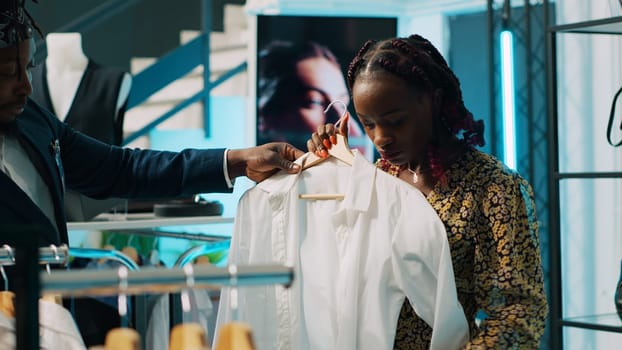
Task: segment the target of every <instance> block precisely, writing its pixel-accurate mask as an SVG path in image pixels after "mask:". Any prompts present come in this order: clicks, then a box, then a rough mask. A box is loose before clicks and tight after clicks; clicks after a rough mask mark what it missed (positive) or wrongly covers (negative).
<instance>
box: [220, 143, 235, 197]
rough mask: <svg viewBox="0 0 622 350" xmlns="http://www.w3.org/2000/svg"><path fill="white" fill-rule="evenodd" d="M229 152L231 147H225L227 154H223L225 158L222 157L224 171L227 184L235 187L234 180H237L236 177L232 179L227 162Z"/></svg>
mask: <svg viewBox="0 0 622 350" xmlns="http://www.w3.org/2000/svg"><path fill="white" fill-rule="evenodd" d="M227 154H229V149H228V148H227V149H225V154H224V155H223V159H222V171H223V172H224V174H225V181H226V182H227V186H228V187H229V188H233V182H234V181H235V179H231V178H230V177H229V164H228V163H227Z"/></svg>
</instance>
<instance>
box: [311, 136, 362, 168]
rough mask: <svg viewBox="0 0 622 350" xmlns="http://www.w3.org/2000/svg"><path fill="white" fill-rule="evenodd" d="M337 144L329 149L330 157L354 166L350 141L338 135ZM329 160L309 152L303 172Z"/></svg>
mask: <svg viewBox="0 0 622 350" xmlns="http://www.w3.org/2000/svg"><path fill="white" fill-rule="evenodd" d="M335 137H336V138H337V144H335V145H333V146H332V147H331V148H330V149H328V155H329V156H332V157H335V158H337V159H339V160H340V161H342V162H344V163H346V164H348V165H352V164H354V154H353V153H352V151H351V150H350V146H349V145H348V140H347V139H346V138H345V136H343V135H341V134H336V135H335ZM326 159H328V157H326V158H322V157H320V156H317V155H316V154H315V153H312V152H309V153H308V155H307V157H306V158H305V159H304V160H303V162H302V170H305V169H308V168H310V167H312V166H314V165H316V164H319V163H321V162H323V161H325V160H326Z"/></svg>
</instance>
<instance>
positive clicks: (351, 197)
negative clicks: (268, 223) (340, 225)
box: [257, 152, 377, 211]
mask: <svg viewBox="0 0 622 350" xmlns="http://www.w3.org/2000/svg"><path fill="white" fill-rule="evenodd" d="M354 153H355V157H354V163H353V164H352V167H351V170H350V174H349V177H350V179H351V181H350V182H349V185H348V188H347V189H346V190H345V193H344V195H345V197H344V203H343V204H344V209H346V210H357V211H367V210H368V208H369V206H370V203H371V198H372V192H373V190H374V186H373V185H374V182H375V180H376V171H377V169H376V167H375V166H374V165H373V164H372V163H370V162H369V161H368V160H367V159H365V157H364V156H363V155H361V154H360V153H358V152H354ZM306 156H307V155H303V157H306ZM336 161H337V160H336ZM337 162H338V161H337ZM319 166H334V164H331V163H330V162H323V163H320V164H318V165H315V166H314V167H319ZM303 171H313V167H311V168H309V169H307V170H303ZM299 176H300V173H299V174H293V175H292V174H288V173H287V172H285V171H281V172H278V173H277V174H275V175H273V176H271V177H270V178H268V179H266V180H264V181H262V182H260V183H259V184H257V187H258V188H260V189H261V190H263V191H265V192H267V193H268V194H269V195H270V196H282V195H285V194H287V193H288V192H290V191H291V190H292V187H293V186H294V184H295V183H296V181H297V180H298V178H299ZM296 196H298V193H296Z"/></svg>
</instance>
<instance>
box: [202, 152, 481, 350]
mask: <svg viewBox="0 0 622 350" xmlns="http://www.w3.org/2000/svg"><path fill="white" fill-rule="evenodd" d="M303 193H307V194H308V193H342V194H344V195H345V199H344V200H343V201H338V200H317V201H306V200H302V199H299V198H298V195H299V194H303ZM229 259H230V263H234V264H238V265H245V264H262V263H266V264H269V263H279V264H290V265H292V266H294V267H295V277H294V283H293V285H292V286H291V287H290V288H289V289H285V288H283V287H280V286H272V285H269V286H260V287H240V288H238V293H239V294H238V300H237V302H238V304H239V306H238V309H235V310H234V309H232V307H231V302H232V301H233V300H231V294H230V293H229V292H228V291H227V290H226V289H225V290H223V294H222V295H221V300H220V306H219V310H218V320H217V328H216V334H218V327H219V326H221V325H222V324H224V323H226V322H230V321H243V322H247V323H249V325H250V326H251V329H252V330H253V335H254V340H255V342H256V344H257V349H259V350H271V349H340V350H347V349H357V350H358V349H361V350H365V349H374V350H378V349H392V348H393V342H394V338H395V331H396V326H397V319H398V316H399V312H400V309H401V306H402V303H403V301H404V298H405V297H406V296H407V297H408V299H409V300H410V302H411V304H412V306H413V308H414V310H415V312H416V313H417V314H418V315H419V316H420V317H421V318H422V319H423V320H424V321H425V322H426V323H428V324H429V325H430V326H432V328H433V333H432V343H431V347H430V349H432V350H434V349H443V350H450V349H457V348H460V347H461V346H462V345H464V344H465V343H466V342H467V340H468V338H469V330H468V325H467V321H466V317H465V315H464V311H463V310H462V307H461V305H460V303H459V301H458V298H457V292H456V286H455V281H454V274H453V269H452V263H451V255H450V251H449V243H448V240H447V234H446V232H445V229H444V226H443V223H442V222H441V220H440V219H439V217H438V216H437V214H436V212H435V211H434V209H433V208H432V207H431V206H430V205H429V203H428V202H427V201H426V199H425V198H424V196H423V194H422V193H421V192H420V191H419V190H417V189H415V188H414V187H412V186H410V185H408V184H406V183H405V182H403V181H401V180H399V179H397V178H394V177H392V176H390V175H388V174H386V173H384V172H382V171H381V170H378V169H376V167H375V166H374V165H373V164H370V163H369V162H368V161H366V160H365V159H364V158H363V157H362V156H360V155H358V154H357V156H356V158H355V161H354V164H353V165H352V167H349V166H346V165H345V164H343V163H340V162H339V161H338V160H336V159H334V158H331V159H329V160H327V161H325V162H323V163H322V164H320V165H316V166H314V167H312V168H309V169H307V170H305V171H303V172H302V173H301V174H299V175H287V174H284V173H279V174H277V175H275V176H273V177H271V178H269V179H267V180H265V181H263V182H261V183H260V184H258V185H257V186H256V187H254V188H252V189H251V190H249V191H247V192H246V193H245V194H244V196H243V197H242V199H241V200H240V203H239V205H238V214H237V216H236V218H235V222H234V229H233V237H232V242H231V250H230V255H229ZM236 315H239V319H236ZM214 344H216V342H214ZM216 350H219V349H216Z"/></svg>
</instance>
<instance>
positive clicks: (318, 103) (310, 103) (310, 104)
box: [304, 100, 324, 108]
mask: <svg viewBox="0 0 622 350" xmlns="http://www.w3.org/2000/svg"><path fill="white" fill-rule="evenodd" d="M304 106H305V107H307V108H317V107H320V108H324V101H323V100H305V101H304Z"/></svg>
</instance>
